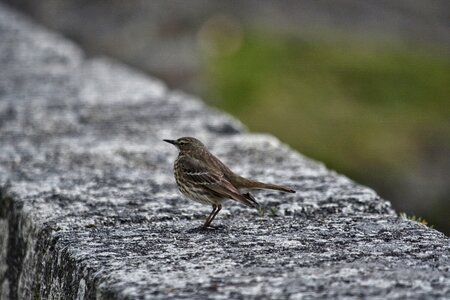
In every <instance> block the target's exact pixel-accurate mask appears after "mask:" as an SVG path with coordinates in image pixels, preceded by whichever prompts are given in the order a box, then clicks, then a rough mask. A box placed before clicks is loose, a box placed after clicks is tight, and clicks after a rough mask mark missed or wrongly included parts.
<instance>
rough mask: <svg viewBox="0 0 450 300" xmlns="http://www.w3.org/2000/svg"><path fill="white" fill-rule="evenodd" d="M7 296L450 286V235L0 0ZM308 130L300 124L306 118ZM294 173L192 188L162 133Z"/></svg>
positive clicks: (210, 294)
mask: <svg viewBox="0 0 450 300" xmlns="http://www.w3.org/2000/svg"><path fill="white" fill-rule="evenodd" d="M0 64H1V69H0V187H1V189H0V191H1V193H0V246H1V247H0V298H1V299H8V298H11V299H27V298H34V299H39V298H42V299H47V298H49V299H55V298H68V299H70V298H72V299H91V298H98V299H170V298H196V299H202V298H210V299H241V298H276V299H300V298H306V299H308V298H332V299H334V298H337V297H342V298H381V299H384V298H420V299H423V298H450V259H449V252H450V251H449V250H450V243H449V238H447V237H446V236H445V235H443V234H442V233H440V232H438V231H436V230H433V229H430V228H427V227H425V226H423V225H421V224H418V223H416V222H413V221H408V220H404V219H402V218H400V217H398V216H397V215H396V214H395V212H394V211H393V210H392V209H391V208H390V204H389V203H388V202H387V201H385V200H383V199H380V198H379V197H378V196H377V195H376V193H375V192H374V191H372V190H370V189H368V188H366V187H364V186H361V185H358V184H356V183H354V182H352V181H351V180H349V179H347V178H345V177H343V176H340V175H338V174H335V173H334V172H331V171H329V170H327V169H326V168H325V167H324V166H323V165H322V164H320V163H317V162H315V161H312V160H310V159H308V158H305V157H303V156H302V155H300V154H298V153H296V152H294V151H292V150H291V149H289V148H288V147H287V146H285V145H283V144H281V143H280V142H279V141H277V140H276V139H275V138H273V137H271V136H268V135H256V134H250V133H247V132H246V131H245V130H244V129H243V127H242V126H241V124H240V123H239V122H238V121H236V120H234V119H232V118H231V117H229V116H227V115H225V114H223V113H221V112H218V111H215V110H212V109H211V108H208V107H206V106H205V105H204V104H202V103H201V102H200V101H199V100H198V99H195V98H193V97H192V96H189V95H185V94H183V93H179V92H174V91H170V90H168V89H167V88H166V87H165V86H164V85H163V84H162V83H161V82H158V81H156V80H154V79H151V78H148V77H147V76H144V75H142V74H140V73H139V72H136V71H134V70H132V69H129V68H127V67H125V66H122V65H119V64H117V63H115V62H111V61H109V60H108V59H103V58H93V59H87V58H85V57H84V56H83V53H82V51H80V49H79V48H78V47H77V46H76V45H73V44H72V43H70V42H69V41H67V40H64V39H63V38H61V37H60V36H58V35H57V34H54V33H51V32H48V31H46V30H45V29H42V28H40V27H39V26H37V25H36V24H33V23H31V22H30V21H28V20H27V19H26V18H24V17H22V16H20V15H18V14H17V13H15V12H13V11H11V10H10V9H9V8H7V7H5V6H4V5H1V4H0ZM293 130H295V129H293ZM183 135H194V136H197V137H198V138H200V139H202V140H204V141H205V142H206V143H207V144H208V145H210V148H211V150H212V152H214V153H216V154H217V155H218V156H219V157H221V158H223V160H224V161H226V162H227V163H228V164H229V165H230V166H232V168H233V169H234V170H235V171H237V172H239V173H241V174H243V175H248V176H252V177H255V178H257V179H260V180H266V181H273V182H279V183H284V184H288V185H290V186H292V187H295V188H296V189H297V191H298V192H297V193H296V194H293V195H291V194H289V195H286V194H280V193H278V192H259V193H258V194H257V195H256V196H257V198H258V199H259V201H260V203H261V204H262V205H263V206H265V207H266V210H267V212H266V214H265V215H260V214H258V213H257V212H256V211H254V210H250V209H248V208H246V207H243V206H241V205H239V204H237V203H232V202H229V203H227V204H229V205H226V208H225V209H224V210H223V211H222V212H221V214H220V215H219V216H218V218H217V220H216V222H217V223H216V224H220V225H221V226H219V227H218V228H217V229H214V230H209V231H206V232H201V231H195V230H192V229H194V228H196V227H197V226H198V225H200V224H201V223H202V222H203V220H204V218H205V216H206V215H207V214H208V213H209V210H210V208H209V207H205V206H201V205H198V204H196V203H193V202H189V201H188V200H185V199H184V198H183V197H182V196H181V195H180V194H178V192H177V191H176V187H175V184H174V179H173V176H172V162H173V160H174V158H175V155H176V151H175V149H173V148H172V147H171V146H170V145H167V144H165V143H163V142H161V139H163V138H176V137H179V136H183Z"/></svg>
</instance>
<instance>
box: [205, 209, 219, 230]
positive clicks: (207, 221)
mask: <svg viewBox="0 0 450 300" xmlns="http://www.w3.org/2000/svg"><path fill="white" fill-rule="evenodd" d="M212 207H213V210H212V212H211V213H210V214H209V216H208V218H206V221H205V224H203V228H206V227H208V226H209V224H211V222H212V219H214V217H213V216H214V213H215V212H216V209H217V205H215V204H213V206H212Z"/></svg>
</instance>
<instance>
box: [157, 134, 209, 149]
mask: <svg viewBox="0 0 450 300" xmlns="http://www.w3.org/2000/svg"><path fill="white" fill-rule="evenodd" d="M163 141H164V142H167V143H169V144H172V145H175V146H176V147H177V148H178V149H179V150H180V151H182V152H190V151H194V150H197V149H203V148H205V145H203V143H202V142H200V141H199V140H197V139H196V138H193V137H182V138H179V139H177V140H163Z"/></svg>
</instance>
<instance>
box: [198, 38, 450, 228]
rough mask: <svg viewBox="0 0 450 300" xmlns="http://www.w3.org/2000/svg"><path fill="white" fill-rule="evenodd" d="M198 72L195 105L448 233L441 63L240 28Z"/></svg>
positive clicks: (447, 144)
mask: <svg viewBox="0 0 450 300" xmlns="http://www.w3.org/2000/svg"><path fill="white" fill-rule="evenodd" d="M217 43H220V41H218V42H217ZM218 48H219V49H220V47H218ZM203 74H204V80H205V81H206V82H207V83H208V84H207V91H206V95H207V96H206V97H205V99H214V101H211V103H212V104H214V105H216V106H218V107H220V108H221V109H224V110H226V111H228V112H230V113H232V114H233V115H235V116H237V117H238V118H239V119H240V120H242V121H243V122H244V123H245V124H246V125H248V127H249V128H250V129H251V130H253V131H263V132H270V133H273V134H274V135H276V136H277V137H279V138H280V139H281V140H283V141H284V142H287V143H288V144H289V145H291V146H292V147H294V148H296V149H298V150H299V151H300V152H301V153H304V154H306V155H308V156H310V157H313V158H315V159H317V160H320V161H323V162H325V163H326V164H327V166H329V167H330V168H332V169H335V170H337V171H339V172H341V173H343V174H346V175H347V176H349V177H351V178H352V179H355V180H356V181H358V182H361V183H364V184H367V185H369V186H371V187H373V188H374V189H375V190H377V191H378V192H379V193H380V194H381V195H382V196H383V197H385V198H386V199H392V200H396V201H395V203H394V205H395V207H396V208H397V211H406V213H407V214H409V215H415V214H417V212H416V211H415V208H412V207H411V206H414V205H415V207H420V212H419V214H420V217H422V218H425V219H426V220H427V221H428V222H429V223H431V225H434V226H435V227H436V228H439V229H441V230H447V232H448V228H449V226H450V223H449V220H450V217H449V210H448V200H449V197H450V186H449V183H450V178H449V177H448V176H449V170H448V169H447V168H448V167H449V160H450V157H449V154H450V101H449V100H450V57H449V56H446V55H443V54H442V53H439V52H438V51H436V49H427V48H424V47H420V46H417V47H401V46H385V45H383V46H380V45H378V44H371V43H370V41H364V40H349V39H348V38H346V37H342V38H341V39H336V37H333V38H330V39H327V40H303V39H300V38H291V37H286V36H275V35H269V36H268V35H265V34H262V33H258V32H255V31H249V32H248V33H246V34H245V36H244V38H243V40H242V45H241V47H240V48H239V49H238V50H237V51H235V52H234V53H232V54H230V55H229V54H227V53H226V54H224V55H222V54H221V53H220V51H218V52H217V53H215V55H208V58H207V61H206V63H205V64H204V69H203ZM423 189H425V190H423ZM428 189H429V190H430V191H428ZM433 189H434V191H433ZM433 192H434V193H433ZM412 203H413V205H412Z"/></svg>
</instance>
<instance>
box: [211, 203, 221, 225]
mask: <svg viewBox="0 0 450 300" xmlns="http://www.w3.org/2000/svg"><path fill="white" fill-rule="evenodd" d="M221 209H222V205H221V204H219V205H217V210H216V212H215V213H214V214H213V215H212V217H211V220H209V224H211V223H212V221H213V220H214V218H215V217H216V216H217V214H218V213H219V211H220V210H221ZM209 224H208V225H209Z"/></svg>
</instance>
